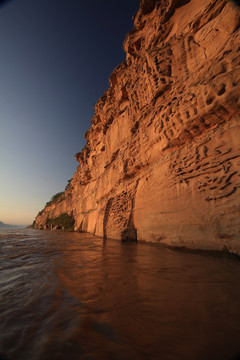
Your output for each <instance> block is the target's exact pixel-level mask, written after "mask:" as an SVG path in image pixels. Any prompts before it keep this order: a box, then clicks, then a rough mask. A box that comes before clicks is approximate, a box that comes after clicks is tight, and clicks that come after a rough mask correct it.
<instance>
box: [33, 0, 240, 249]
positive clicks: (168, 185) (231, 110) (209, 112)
mask: <svg viewBox="0 0 240 360" xmlns="http://www.w3.org/2000/svg"><path fill="white" fill-rule="evenodd" d="M239 25H240V11H239V8H238V7H237V6H236V5H235V4H234V2H231V1H226V0H220V1H213V0H203V1H201V2H200V1H197V0H189V1H177V0H172V1H171V0H168V1H159V0H158V1H157V0H155V1H153V0H151V1H150V0H146V1H141V3H140V9H139V11H138V13H137V14H136V15H135V17H134V28H133V30H132V31H131V32H130V33H129V34H128V35H127V36H126V39H125V41H124V45H123V46H124V50H125V52H126V60H125V61H124V62H123V63H122V64H121V65H120V66H118V67H117V68H116V69H115V70H114V71H113V73H112V74H111V76H110V79H109V85H110V87H109V89H108V90H106V92H105V93H104V95H103V96H102V97H101V98H100V99H99V101H98V102H97V104H96V105H95V114H94V117H93V119H92V125H91V127H90V129H89V130H88V131H87V133H86V134H85V138H86V141H87V144H86V146H85V147H84V149H83V150H82V151H81V152H80V153H78V154H76V159H77V160H78V161H79V166H78V168H77V170H76V173H75V174H74V176H73V179H72V181H71V183H70V185H69V186H68V187H67V189H66V191H65V193H64V195H63V197H62V198H61V201H56V202H53V203H51V204H50V205H48V206H46V207H45V209H44V210H43V211H42V212H41V213H40V214H39V215H38V216H37V217H36V221H35V227H36V228H40V227H44V226H45V225H46V222H47V219H51V218H56V217H58V216H59V215H60V214H62V213H68V214H69V215H70V214H71V215H73V217H74V219H75V230H81V231H87V232H90V233H93V234H96V235H98V236H102V237H105V238H114V239H121V240H127V239H130V240H145V241H152V242H157V243H163V244H166V245H169V246H179V247H182V246H185V247H188V248H192V249H203V250H223V249H225V250H228V251H230V252H234V253H239V252H240V222H239V214H240V205H239V204H240V142H239V139H240V116H239V109H240V103H239V95H240V89H239V78H240V66H239V61H240V47H239V44H240V36H239Z"/></svg>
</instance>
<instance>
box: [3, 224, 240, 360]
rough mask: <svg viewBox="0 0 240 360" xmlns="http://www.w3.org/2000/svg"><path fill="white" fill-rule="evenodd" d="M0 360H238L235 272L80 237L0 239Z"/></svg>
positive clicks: (205, 261) (219, 261)
mask: <svg viewBox="0 0 240 360" xmlns="http://www.w3.org/2000/svg"><path fill="white" fill-rule="evenodd" d="M0 270H1V277H0V360H3V359H6V360H15V359H18V360H21V359H23V360H48V359H49V360H50V359H51V360H52V359H53V360H61V359H72V360H75V359H86V360H93V359H102V360H115V359H116V360H126V359H127V360H128V359H129V360H132V359H138V360H142V359H143V360H145V359H146V360H148V359H156V360H159V359H161V360H176V359H178V360H208V359H209V360H210V359H211V360H212V359H220V360H221V359H223V360H225V359H226V360H228V359H229V360H231V359H237V358H238V354H240V287H239V283H240V263H239V262H237V261H234V260H232V259H227V258H214V257H211V256H208V255H199V254H186V253H180V252H173V251H171V250H168V249H161V248H157V247H154V246H150V245H146V244H136V243H131V244H127V243H123V244H121V243H120V242H117V241H106V240H102V239H99V238H96V237H92V236H91V235H88V234H78V233H64V232H45V231H43V232H41V231H36V230H21V231H19V232H17V231H12V232H11V231H8V232H7V233H5V234H3V233H2V234H1V233H0Z"/></svg>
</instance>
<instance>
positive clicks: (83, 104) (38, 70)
mask: <svg viewBox="0 0 240 360" xmlns="http://www.w3.org/2000/svg"><path fill="white" fill-rule="evenodd" d="M139 3H140V0H114V1H113V0H101V1H100V0H91V1H82V0H34V1H33V0H9V1H1V0H0V221H3V222H4V223H8V224H18V225H28V224H31V223H32V222H33V220H34V218H35V216H36V215H37V213H38V211H40V210H41V209H42V208H43V207H44V206H45V204H46V202H47V201H49V200H50V198H51V197H52V195H54V194H56V193H58V192H60V191H63V190H64V188H65V186H66V185H67V181H68V180H69V179H71V177H72V175H73V174H74V172H75V170H76V168H77V166H78V163H77V161H76V160H75V158H74V155H75V154H76V153H77V152H79V151H81V150H82V148H83V147H84V145H85V139H84V134H85V132H86V131H87V130H88V128H89V127H90V125H91V118H92V116H93V111H94V109H93V106H94V104H95V103H96V102H97V101H98V99H99V98H100V97H101V96H102V95H103V93H104V91H105V90H106V89H107V88H108V87H109V85H108V79H109V76H110V74H111V73H112V71H113V69H114V68H115V67H116V66H118V65H119V64H120V63H121V62H122V61H123V60H124V59H125V53H124V51H123V48H122V43H123V41H124V38H125V36H126V34H127V32H129V31H130V30H131V29H132V27H133V22H132V16H133V15H134V14H135V13H136V12H137V10H138V8H139Z"/></svg>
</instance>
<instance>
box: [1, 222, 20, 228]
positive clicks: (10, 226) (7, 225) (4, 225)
mask: <svg viewBox="0 0 240 360" xmlns="http://www.w3.org/2000/svg"><path fill="white" fill-rule="evenodd" d="M14 227H16V225H9V224H4V223H3V222H2V221H0V229H2V228H5V229H7V228H14Z"/></svg>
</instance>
